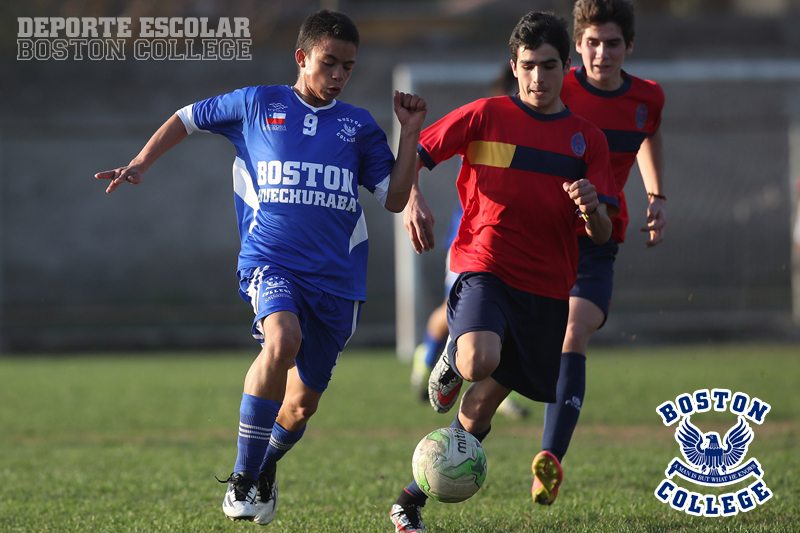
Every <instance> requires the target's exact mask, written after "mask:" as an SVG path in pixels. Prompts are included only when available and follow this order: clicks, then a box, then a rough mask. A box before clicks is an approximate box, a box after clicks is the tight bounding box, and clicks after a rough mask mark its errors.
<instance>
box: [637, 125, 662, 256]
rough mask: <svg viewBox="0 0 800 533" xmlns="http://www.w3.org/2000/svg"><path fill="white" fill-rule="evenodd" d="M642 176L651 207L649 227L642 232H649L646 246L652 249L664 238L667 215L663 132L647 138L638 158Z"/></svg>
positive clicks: (648, 208)
mask: <svg viewBox="0 0 800 533" xmlns="http://www.w3.org/2000/svg"><path fill="white" fill-rule="evenodd" d="M636 162H637V163H638V164H639V171H640V172H641V174H642V181H644V188H645V190H646V191H647V193H648V198H649V199H650V205H649V206H648V207H647V225H646V226H644V227H643V228H641V230H640V231H643V232H649V233H650V240H648V241H647V242H646V243H645V245H646V246H647V247H648V248H652V247H653V246H655V245H656V244H658V243H660V242H661V241H662V239H663V238H664V226H665V225H666V224H667V215H666V212H665V211H664V207H665V206H664V203H665V202H664V200H665V198H664V181H663V177H664V139H663V138H662V137H661V130H658V131H656V132H655V133H654V134H653V135H650V136H648V137H647V138H645V140H644V142H643V143H642V145H641V146H640V147H639V153H638V154H637V156H636Z"/></svg>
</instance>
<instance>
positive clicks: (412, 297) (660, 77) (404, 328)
mask: <svg viewBox="0 0 800 533" xmlns="http://www.w3.org/2000/svg"><path fill="white" fill-rule="evenodd" d="M625 65H626V69H627V70H630V72H632V73H634V74H635V75H636V76H638V77H641V78H647V79H653V80H656V81H665V82H666V81H669V82H670V83H673V82H683V83H699V82H746V81H748V80H756V81H759V82H765V81H766V82H770V81H775V82H779V81H791V82H798V81H800V61H798V60H781V59H749V60H736V59H732V60H677V61H628V62H626V64H625ZM501 67H502V63H499V62H491V63H489V62H462V63H453V62H450V63H406V64H400V65H397V66H396V67H395V69H394V73H393V85H394V89H395V90H398V91H402V92H407V93H414V92H418V93H420V95H421V96H423V97H424V96H425V92H424V89H422V87H423V86H425V85H446V84H458V83H469V84H481V83H482V84H483V85H484V86H488V84H489V83H490V82H491V80H493V79H494V78H495V77H496V76H497V74H498V73H499V71H500V69H501ZM797 107H798V109H797V110H794V111H791V110H787V113H788V114H789V122H790V125H791V126H790V131H791V132H792V133H793V134H792V135H789V143H790V146H789V153H790V162H789V179H790V180H791V181H792V182H793V178H792V177H797V176H800V102H798V105H797ZM431 122H432V120H429V121H428V123H429V124H430V123H431ZM393 136H394V139H393V142H392V145H393V146H397V142H398V137H399V124H397V121H395V122H394V129H393ZM791 190H792V191H795V187H794V183H792V187H791ZM796 203H797V199H796V194H795V193H793V199H792V213H793V217H794V213H795V212H796ZM792 222H794V218H792ZM394 238H395V245H394V250H395V295H396V350H397V356H398V358H399V359H400V360H402V361H410V360H411V358H412V357H413V353H414V349H415V347H416V344H417V343H418V342H419V341H420V339H421V338H422V332H423V328H424V327H425V320H426V314H427V311H428V310H426V309H423V308H422V297H421V296H422V295H421V286H422V284H421V283H420V279H421V277H420V276H421V270H422V267H421V259H420V258H418V257H416V254H415V252H414V250H413V248H412V247H411V244H410V242H409V239H408V235H407V234H406V231H405V229H404V227H403V221H402V216H397V217H395V220H394ZM787 246H788V243H787ZM794 272H796V273H795V274H794V275H793V279H794V280H795V281H794V282H793V285H794V289H793V292H794V302H795V304H794V305H795V317H796V320H797V317H798V316H800V267H798V266H797V265H795V267H794Z"/></svg>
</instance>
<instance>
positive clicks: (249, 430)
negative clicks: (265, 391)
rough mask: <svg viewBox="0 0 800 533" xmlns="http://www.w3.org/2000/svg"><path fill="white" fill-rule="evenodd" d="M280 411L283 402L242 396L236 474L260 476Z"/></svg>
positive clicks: (246, 395) (247, 395)
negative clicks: (244, 472) (245, 473)
mask: <svg viewBox="0 0 800 533" xmlns="http://www.w3.org/2000/svg"><path fill="white" fill-rule="evenodd" d="M280 409H281V402H274V401H272V400H265V399H263V398H259V397H257V396H251V395H250V394H242V404H241V406H240V407H239V440H238V442H237V444H238V449H239V452H238V455H237V456H236V464H235V465H234V467H233V471H234V472H243V471H247V472H250V473H251V474H253V477H257V476H258V473H259V471H260V470H261V463H263V462H264V456H265V455H266V453H267V446H268V445H269V439H270V436H271V434H272V426H273V425H274V424H275V419H276V418H277V417H278V411H280Z"/></svg>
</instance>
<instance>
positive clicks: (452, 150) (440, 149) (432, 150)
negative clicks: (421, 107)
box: [417, 104, 474, 170]
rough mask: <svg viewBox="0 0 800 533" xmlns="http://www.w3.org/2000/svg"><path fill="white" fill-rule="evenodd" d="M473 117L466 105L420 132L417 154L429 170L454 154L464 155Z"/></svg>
mask: <svg viewBox="0 0 800 533" xmlns="http://www.w3.org/2000/svg"><path fill="white" fill-rule="evenodd" d="M473 115H474V113H473V112H472V107H471V104H468V105H466V106H464V107H460V108H458V109H456V110H454V111H451V112H450V113H448V114H447V115H445V116H444V117H442V118H440V119H439V120H438V121H436V122H435V123H433V124H431V125H430V126H428V127H427V128H425V129H424V130H422V133H421V134H420V137H419V146H418V147H417V153H418V154H419V157H420V159H422V162H423V164H424V165H425V166H426V167H427V168H428V169H429V170H430V169H432V168H433V167H435V166H436V165H438V164H439V163H441V162H442V161H447V160H448V159H450V158H451V157H453V156H454V155H456V154H461V155H464V154H465V153H466V150H467V146H468V145H469V141H470V136H471V134H472V131H471V130H472V128H471V125H472V122H473V121H472V117H473Z"/></svg>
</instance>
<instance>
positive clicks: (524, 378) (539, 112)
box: [390, 12, 618, 533]
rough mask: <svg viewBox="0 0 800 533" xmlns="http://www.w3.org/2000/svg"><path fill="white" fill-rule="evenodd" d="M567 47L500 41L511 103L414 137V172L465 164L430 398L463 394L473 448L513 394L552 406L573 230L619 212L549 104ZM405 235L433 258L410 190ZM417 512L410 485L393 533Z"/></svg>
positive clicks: (592, 140) (591, 142)
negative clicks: (444, 335)
mask: <svg viewBox="0 0 800 533" xmlns="http://www.w3.org/2000/svg"><path fill="white" fill-rule="evenodd" d="M570 46H571V42H570V38H569V33H568V32H567V29H566V22H565V21H564V20H563V19H562V18H560V17H556V16H555V15H553V14H552V13H534V12H531V13H528V14H527V15H525V16H524V17H522V19H521V20H520V21H519V23H518V24H517V26H516V27H515V28H514V31H513V32H512V34H511V38H510V40H509V51H510V53H511V65H512V68H513V69H514V73H515V75H516V77H517V79H518V83H519V93H518V94H517V95H514V96H499V97H494V98H484V99H481V100H477V101H475V102H473V103H471V104H467V105H465V106H463V107H461V108H459V109H456V110H455V111H453V112H451V113H449V114H448V115H446V116H445V117H444V118H442V119H441V120H439V121H438V122H436V123H435V124H433V125H432V126H430V127H429V128H426V129H425V131H423V132H422V135H421V136H420V146H419V148H418V155H419V163H418V168H421V167H422V165H423V164H424V165H425V166H427V167H428V168H433V167H434V166H435V165H436V164H438V163H441V162H442V161H445V160H447V159H449V158H451V157H453V156H455V155H460V156H462V166H461V171H460V172H459V175H458V179H457V181H456V188H457V190H458V196H459V201H460V202H461V205H462V206H463V207H464V216H463V217H462V219H461V225H460V226H459V230H458V235H457V236H456V239H455V241H454V242H453V246H452V249H451V263H450V268H451V270H452V271H453V272H457V273H459V277H458V279H457V280H456V282H455V284H454V285H453V289H452V290H451V292H450V296H449V298H448V304H447V320H448V326H449V330H450V337H451V338H450V340H448V342H447V346H446V348H445V353H444V354H443V355H442V357H441V358H440V359H439V361H438V362H437V363H436V366H435V367H434V369H433V371H432V372H431V377H430V380H429V382H428V386H429V389H428V392H429V396H430V399H431V403H432V405H433V406H434V408H435V409H436V410H437V411H438V412H440V413H444V412H447V411H449V410H450V408H452V407H453V405H455V404H456V402H457V400H458V393H459V391H460V389H461V386H462V384H463V381H464V379H466V380H468V381H471V382H472V385H471V386H470V387H469V388H468V389H467V391H466V392H465V393H464V397H463V398H462V400H461V404H460V408H459V409H458V410H457V414H456V417H455V420H454V421H453V423H452V424H451V427H456V428H460V429H464V430H466V431H468V432H469V433H471V434H472V435H474V436H475V437H476V438H477V439H478V440H479V441H482V440H483V439H484V438H485V437H486V436H487V435H488V433H489V431H490V429H491V421H492V418H493V416H494V414H495V412H496V410H497V408H498V406H499V405H500V403H501V402H502V401H503V400H504V399H505V398H506V396H508V394H509V393H510V392H511V391H512V390H516V391H517V392H519V393H521V394H523V395H524V396H526V397H528V398H530V399H532V400H535V401H542V402H552V401H555V398H556V382H557V380H558V371H559V364H560V354H561V345H562V343H563V341H564V332H565V330H566V327H567V318H568V314H569V291H570V288H571V287H572V286H573V285H574V284H575V277H576V271H577V263H578V246H577V236H576V227H577V225H578V223H579V221H580V223H581V224H583V223H584V221H585V225H586V230H587V234H588V235H589V236H590V237H591V238H592V239H593V240H595V241H596V242H598V243H604V242H606V241H607V240H608V239H609V237H610V236H611V229H612V228H611V220H610V219H609V213H610V214H612V215H613V214H616V212H617V210H618V208H617V200H616V188H615V187H614V181H613V176H612V173H611V167H610V162H609V154H608V145H607V143H606V140H605V137H604V136H603V134H602V132H601V131H600V130H599V129H597V128H596V127H595V126H593V125H591V124H590V123H589V122H588V121H586V120H584V119H582V118H580V117H578V116H577V115H575V114H573V113H572V112H571V111H570V110H569V109H567V108H566V107H565V106H564V104H563V103H562V102H561V99H560V97H559V95H560V92H561V85H562V83H563V81H564V76H565V75H566V74H567V73H568V72H569V64H570V60H569V49H570ZM576 207H577V209H576ZM404 222H405V226H406V229H407V230H408V231H409V235H410V238H411V242H412V245H413V246H414V249H415V250H416V251H417V252H418V253H421V252H422V251H423V250H430V249H431V247H432V246H433V244H434V242H433V228H432V225H433V219H432V217H431V213H430V210H429V209H428V207H427V205H426V204H425V200H424V198H423V196H422V193H421V192H420V190H419V185H418V183H417V180H416V179H415V183H414V187H413V189H412V192H411V196H410V198H409V204H408V206H407V207H406V210H405V212H404ZM426 499H427V498H426V496H425V494H424V493H423V492H422V491H421V490H420V488H419V486H418V485H417V484H416V482H412V483H411V484H410V485H408V486H407V487H405V488H404V489H403V490H402V491H401V493H400V496H399V497H398V499H397V501H396V502H395V504H394V505H393V506H392V509H391V512H390V517H391V520H392V523H393V524H394V526H395V530H396V531H402V532H406V533H408V532H418V531H424V530H425V527H424V525H423V523H422V517H421V514H420V508H421V507H422V506H423V505H425V502H426Z"/></svg>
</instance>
